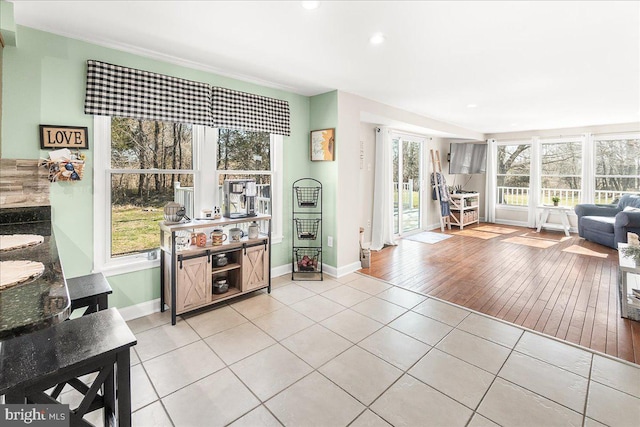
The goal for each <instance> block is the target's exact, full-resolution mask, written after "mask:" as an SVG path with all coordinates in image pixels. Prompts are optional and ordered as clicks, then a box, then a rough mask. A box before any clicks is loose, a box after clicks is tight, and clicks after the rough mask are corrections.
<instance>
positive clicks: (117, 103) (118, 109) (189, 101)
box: [84, 60, 211, 125]
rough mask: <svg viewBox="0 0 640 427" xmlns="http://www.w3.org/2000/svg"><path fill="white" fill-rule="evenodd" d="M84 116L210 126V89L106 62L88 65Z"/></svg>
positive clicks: (206, 85)
mask: <svg viewBox="0 0 640 427" xmlns="http://www.w3.org/2000/svg"><path fill="white" fill-rule="evenodd" d="M87 66H88V68H87V89H86V97H85V102H84V112H85V114H95V115H99V116H119V117H133V118H137V119H148V120H162V121H169V122H181V123H193V124H198V125H210V124H211V87H210V86H209V85H208V84H206V83H199V82H194V81H191V80H184V79H179V78H176V77H170V76H165V75H162V74H156V73H151V72H148V71H142V70H136V69H134V68H128V67H121V66H119V65H112V64H107V63H105V62H100V61H94V60H89V61H87Z"/></svg>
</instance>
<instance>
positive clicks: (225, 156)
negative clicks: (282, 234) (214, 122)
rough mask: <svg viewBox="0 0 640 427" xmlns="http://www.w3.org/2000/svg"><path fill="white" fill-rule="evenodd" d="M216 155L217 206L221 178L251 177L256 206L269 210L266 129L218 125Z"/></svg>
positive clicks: (269, 184) (263, 210) (268, 139)
mask: <svg viewBox="0 0 640 427" xmlns="http://www.w3.org/2000/svg"><path fill="white" fill-rule="evenodd" d="M217 158H218V159H217V177H218V179H217V183H218V206H222V205H223V200H222V199H223V195H222V184H223V183H224V180H226V179H254V180H255V181H256V187H257V198H256V210H257V211H258V212H259V213H261V214H266V215H269V214H271V213H272V209H271V175H272V174H271V163H272V162H271V135H270V134H269V133H267V132H245V131H240V130H232V129H219V134H218V153H217ZM232 210H233V209H232Z"/></svg>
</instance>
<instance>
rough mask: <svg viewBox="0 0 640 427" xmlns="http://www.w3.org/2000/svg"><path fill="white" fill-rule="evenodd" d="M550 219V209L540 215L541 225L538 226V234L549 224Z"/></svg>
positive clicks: (544, 210)
mask: <svg viewBox="0 0 640 427" xmlns="http://www.w3.org/2000/svg"><path fill="white" fill-rule="evenodd" d="M548 219H549V209H543V210H542V213H541V214H540V223H539V224H538V233H539V232H540V230H541V229H542V226H543V225H545V224H546V223H547V220H548Z"/></svg>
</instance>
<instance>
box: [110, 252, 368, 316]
mask: <svg viewBox="0 0 640 427" xmlns="http://www.w3.org/2000/svg"><path fill="white" fill-rule="evenodd" d="M322 269H323V272H324V273H326V274H327V275H328V276H331V277H342V276H345V275H347V274H349V273H353V272H354V271H357V270H358V269H360V263H359V262H354V263H353V264H349V265H345V266H344V267H340V268H338V269H336V268H335V267H332V266H330V265H327V264H322ZM285 274H291V264H288V263H287V264H284V265H279V266H277V267H273V268H272V269H271V277H278V276H284V275H285ZM118 311H120V315H121V316H122V318H123V319H124V320H125V321H128V320H132V319H137V318H138V317H143V316H148V315H150V314H153V313H157V312H159V311H160V298H156V299H154V300H151V301H145V302H141V303H139V304H134V305H130V306H128V307H124V308H119V309H118Z"/></svg>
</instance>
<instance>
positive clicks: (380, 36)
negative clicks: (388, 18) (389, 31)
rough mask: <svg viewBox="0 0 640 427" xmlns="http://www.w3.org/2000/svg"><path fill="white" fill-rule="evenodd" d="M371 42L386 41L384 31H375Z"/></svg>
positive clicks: (379, 42)
mask: <svg viewBox="0 0 640 427" xmlns="http://www.w3.org/2000/svg"><path fill="white" fill-rule="evenodd" d="M369 43H371V44H381V43H384V34H382V33H375V34H374V35H372V36H371V38H370V39H369Z"/></svg>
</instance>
